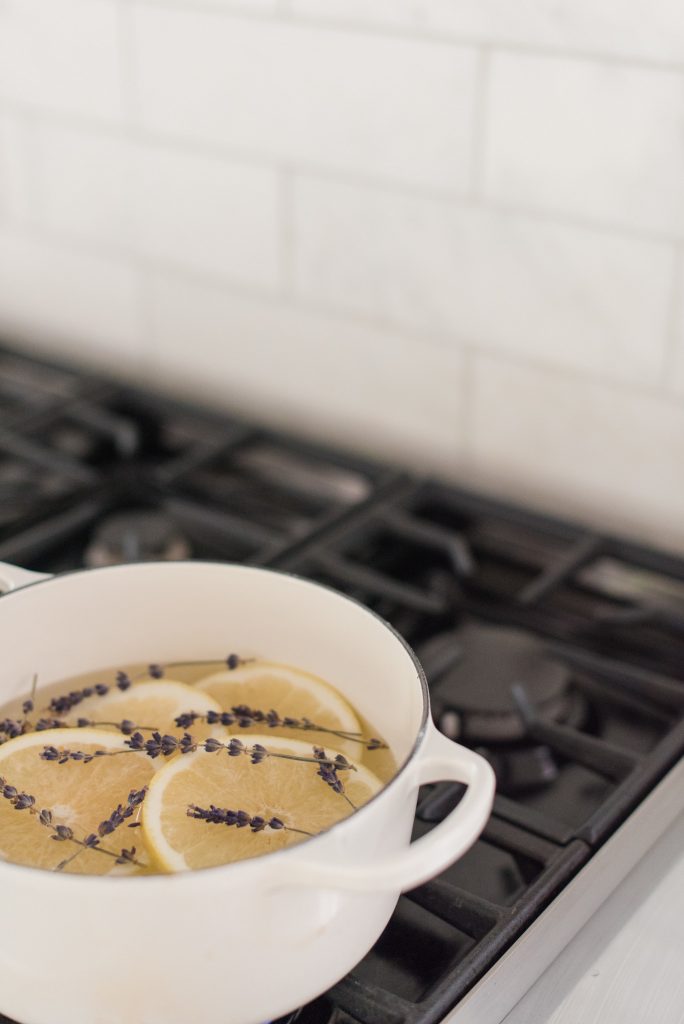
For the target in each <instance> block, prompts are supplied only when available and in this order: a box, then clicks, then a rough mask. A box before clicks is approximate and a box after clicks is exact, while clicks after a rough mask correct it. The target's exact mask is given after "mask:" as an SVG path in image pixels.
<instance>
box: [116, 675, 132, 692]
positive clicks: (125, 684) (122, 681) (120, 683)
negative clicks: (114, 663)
mask: <svg viewBox="0 0 684 1024" xmlns="http://www.w3.org/2000/svg"><path fill="white" fill-rule="evenodd" d="M116 686H117V688H118V689H119V690H121V691H122V692H123V691H125V690H127V689H128V688H129V687H130V686H132V683H131V678H130V676H128V675H127V674H126V673H125V672H117V673H116Z"/></svg>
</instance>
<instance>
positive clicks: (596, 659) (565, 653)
mask: <svg viewBox="0 0 684 1024" xmlns="http://www.w3.org/2000/svg"><path fill="white" fill-rule="evenodd" d="M549 650H550V651H551V653H552V654H556V655H557V656H558V657H559V658H562V659H563V661H565V662H566V663H567V664H568V665H571V666H572V667H573V668H576V669H579V670H580V671H583V672H590V673H591V674H592V675H593V676H596V677H597V678H599V679H603V680H605V682H606V683H609V684H610V685H611V686H614V687H619V688H621V689H623V690H626V691H627V692H628V693H633V694H635V695H636V696H638V697H644V698H646V699H647V700H649V701H651V702H652V703H654V704H656V705H657V706H658V707H663V708H666V709H667V710H671V711H682V710H684V686H681V685H679V684H678V683H676V682H674V681H673V680H672V679H667V678H665V677H664V676H661V675H659V674H658V673H656V672H650V671H649V670H648V669H644V668H639V667H637V666H635V665H627V664H625V663H624V662H621V661H614V660H612V659H610V658H604V657H603V656H601V655H597V654H591V653H590V652H589V651H580V650H578V649H577V648H576V647H569V646H567V645H565V644H560V643H552V644H549ZM682 671H684V665H683V666H682Z"/></svg>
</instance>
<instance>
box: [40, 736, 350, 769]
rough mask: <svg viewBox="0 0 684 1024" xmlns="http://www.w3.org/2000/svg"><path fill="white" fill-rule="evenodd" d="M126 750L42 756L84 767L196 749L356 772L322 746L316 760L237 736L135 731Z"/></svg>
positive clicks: (46, 751)
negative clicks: (97, 761) (124, 757)
mask: <svg viewBox="0 0 684 1024" xmlns="http://www.w3.org/2000/svg"><path fill="white" fill-rule="evenodd" d="M125 746H126V749H121V750H93V751H92V753H89V754H88V753H86V752H85V751H83V750H72V749H71V748H68V747H62V748H58V747H54V746H45V747H43V749H42V751H41V753H40V757H41V758H42V760H43V761H56V762H57V763H58V764H66V763H67V762H68V761H81V762H82V763H83V764H90V762H91V761H93V760H94V759H95V758H96V757H117V756H118V755H119V754H132V753H139V754H146V755H147V756H148V757H150V758H152V759H153V760H154V759H155V758H157V757H171V755H172V754H175V753H181V754H192V753H194V752H195V751H196V750H204V751H206V753H207V754H215V753H216V752H217V751H219V750H225V751H226V753H227V754H228V756H229V757H239V756H240V755H245V756H247V757H249V759H250V761H251V762H252V764H261V763H262V761H265V760H266V758H268V757H276V758H281V759H282V760H285V761H304V762H307V763H309V764H315V765H317V766H319V767H320V765H321V764H323V765H325V766H329V767H331V768H335V769H336V770H337V771H341V770H344V771H354V772H355V771H356V770H357V769H356V765H354V764H352V763H351V761H347V759H346V758H345V757H343V756H342V754H338V755H337V756H336V757H334V758H331V757H328V755H327V754H326V753H325V751H324V750H323V748H322V747H316V748H314V750H318V751H320V752H321V753H319V754H314V756H313V757H305V756H304V755H301V754H283V753H282V752H281V751H277V750H268V749H267V748H266V747H264V746H262V744H261V743H254V744H252V746H248V745H246V744H245V743H243V742H242V740H239V739H238V738H237V737H236V736H233V737H231V738H230V739H229V740H228V742H227V743H223V742H222V741H221V740H219V739H216V738H215V737H213V736H209V737H208V738H207V739H206V740H198V739H196V738H195V737H194V736H191V735H190V733H187V732H186V733H184V734H183V735H182V736H181V737H180V739H179V738H178V737H176V736H168V735H166V736H163V735H162V734H161V733H160V732H156V731H155V732H153V733H152V736H151V737H150V738H149V739H145V737H144V736H143V734H142V733H141V732H134V733H133V735H132V736H131V737H130V738H129V739H127V740H126V741H125Z"/></svg>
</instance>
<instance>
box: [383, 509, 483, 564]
mask: <svg viewBox="0 0 684 1024" xmlns="http://www.w3.org/2000/svg"><path fill="white" fill-rule="evenodd" d="M382 522H383V524H385V525H386V526H388V527H389V528H390V529H391V530H392V532H393V533H394V534H395V535H396V536H397V537H398V538H400V539H404V540H413V541H416V542H417V543H419V544H425V546H426V547H431V548H439V549H440V550H444V551H446V553H447V555H448V556H449V559H450V561H451V565H452V567H453V569H454V572H455V573H456V575H457V577H462V576H470V575H471V574H472V573H473V571H474V569H475V563H474V561H473V556H472V553H471V551H470V547H469V545H468V544H467V543H466V541H465V540H464V539H463V537H461V536H460V534H458V533H456V532H455V531H453V530H448V529H447V528H446V527H444V526H438V525H437V524H435V523H429V522H426V521H425V520H420V519H417V518H416V517H415V516H412V515H410V514H409V513H408V512H406V511H404V510H403V509H387V510H385V511H384V512H383V514H382Z"/></svg>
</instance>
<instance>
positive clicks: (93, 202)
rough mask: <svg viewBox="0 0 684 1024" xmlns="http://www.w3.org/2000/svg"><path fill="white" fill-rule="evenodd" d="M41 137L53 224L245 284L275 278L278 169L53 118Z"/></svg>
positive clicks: (47, 203) (268, 283)
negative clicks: (60, 124)
mask: <svg viewBox="0 0 684 1024" xmlns="http://www.w3.org/2000/svg"><path fill="white" fill-rule="evenodd" d="M39 139H40V166H41V168H42V171H43V192H44V196H43V202H44V210H45V213H44V216H45V218H46V221H47V223H48V225H49V226H50V227H51V228H52V229H55V230H58V231H63V232H66V233H75V234H78V235H82V236H85V237H88V238H92V239H95V240H97V241H101V242H104V243H107V244H113V245H120V246H126V247H127V246H130V247H132V248H133V249H135V250H136V251H138V252H140V253H142V254H143V255H145V256H147V257H149V258H151V259H159V260H162V261H164V262H166V263H171V264H177V265H178V266H184V267H187V268H188V269H191V270H194V271H199V272H206V273H211V274H216V275H221V276H224V277H226V278H228V279H231V280H234V281H238V282H241V283H245V284H251V285H257V286H264V287H269V288H274V287H275V286H276V285H277V282H278V274H279V268H278V210H277V176H276V172H275V171H274V170H271V169H269V168H266V167H254V166H250V165H249V164H244V163H240V162H236V161H230V160H225V159H220V158H216V157H213V156H206V155H202V154H196V153H190V152H179V151H177V150H175V149H174V148H169V147H163V146H155V145H146V144H142V143H137V142H132V141H130V140H128V139H126V138H125V137H113V136H108V135H96V134H92V133H90V134H84V133H82V132H79V131H73V130H69V129H64V128H56V127H50V126H45V127H44V128H43V129H42V131H41V133H40V136H39Z"/></svg>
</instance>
